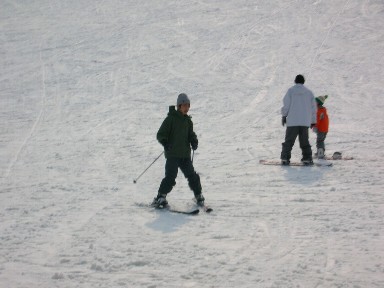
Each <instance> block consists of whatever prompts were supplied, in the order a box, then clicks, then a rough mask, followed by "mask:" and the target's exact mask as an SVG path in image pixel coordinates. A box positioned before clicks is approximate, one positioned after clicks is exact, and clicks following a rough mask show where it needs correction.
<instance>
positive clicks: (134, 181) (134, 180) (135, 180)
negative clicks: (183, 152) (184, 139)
mask: <svg viewBox="0 0 384 288" xmlns="http://www.w3.org/2000/svg"><path fill="white" fill-rule="evenodd" d="M163 154H164V151H163V152H161V154H160V155H159V156H157V158H156V159H155V160H153V162H152V163H151V165H149V166H148V167H147V169H145V170H144V171H143V173H141V174H140V175H139V176H138V177H137V178H136V179H133V183H135V184H136V182H137V180H139V178H140V177H141V176H143V174H144V173H145V172H147V170H148V169H149V168H150V167H151V166H152V165H153V163H155V162H156V161H157V159H159V158H160V156H161V155H163Z"/></svg>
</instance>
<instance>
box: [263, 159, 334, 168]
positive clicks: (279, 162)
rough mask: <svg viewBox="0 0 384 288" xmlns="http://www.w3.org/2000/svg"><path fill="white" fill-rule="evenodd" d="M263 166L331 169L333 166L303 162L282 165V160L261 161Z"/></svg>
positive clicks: (327, 163) (325, 163)
mask: <svg viewBox="0 0 384 288" xmlns="http://www.w3.org/2000/svg"><path fill="white" fill-rule="evenodd" d="M259 163H260V164H263V165H276V166H300V167H331V166H332V165H333V164H332V163H329V162H314V163H313V164H310V165H308V164H304V163H302V162H291V163H289V165H282V164H281V161H280V160H260V161H259Z"/></svg>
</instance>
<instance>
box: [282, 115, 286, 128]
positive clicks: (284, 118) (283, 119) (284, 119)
mask: <svg viewBox="0 0 384 288" xmlns="http://www.w3.org/2000/svg"><path fill="white" fill-rule="evenodd" d="M286 123H287V116H283V117H282V118H281V124H282V125H283V126H284V125H285V124H286Z"/></svg>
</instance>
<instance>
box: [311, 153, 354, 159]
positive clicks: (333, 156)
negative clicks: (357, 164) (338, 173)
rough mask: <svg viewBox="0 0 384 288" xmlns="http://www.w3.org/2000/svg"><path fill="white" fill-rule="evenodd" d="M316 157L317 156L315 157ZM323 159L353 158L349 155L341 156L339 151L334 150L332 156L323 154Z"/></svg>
mask: <svg viewBox="0 0 384 288" xmlns="http://www.w3.org/2000/svg"><path fill="white" fill-rule="evenodd" d="M316 159H317V158H316ZM322 159H324V160H353V157H350V156H343V155H342V154H341V152H335V153H333V155H332V156H327V155H325V156H324V158H322Z"/></svg>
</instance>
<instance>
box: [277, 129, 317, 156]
mask: <svg viewBox="0 0 384 288" xmlns="http://www.w3.org/2000/svg"><path fill="white" fill-rule="evenodd" d="M297 136H299V142H300V148H301V151H302V154H303V160H312V149H311V145H310V144H309V138H308V127H306V126H292V127H287V130H286V132H285V142H284V143H282V146H283V148H282V151H281V159H284V160H290V159H291V151H292V148H293V145H294V144H295V141H296V138H297Z"/></svg>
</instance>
